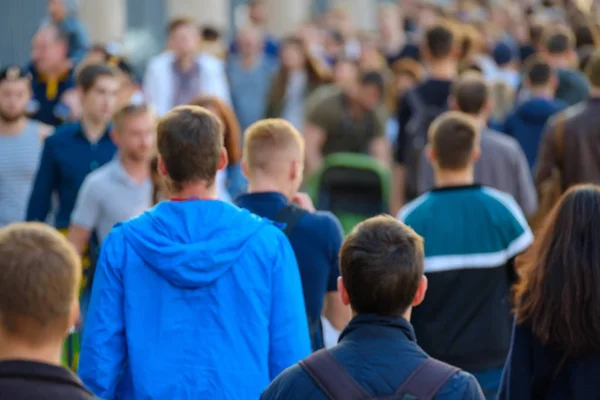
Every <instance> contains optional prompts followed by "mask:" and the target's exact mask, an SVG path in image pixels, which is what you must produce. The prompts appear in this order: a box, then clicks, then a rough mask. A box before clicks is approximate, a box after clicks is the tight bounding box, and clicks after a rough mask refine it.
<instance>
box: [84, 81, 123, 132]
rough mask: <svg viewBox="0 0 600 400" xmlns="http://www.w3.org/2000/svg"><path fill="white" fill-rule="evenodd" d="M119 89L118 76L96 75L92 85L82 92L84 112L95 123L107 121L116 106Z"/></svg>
mask: <svg viewBox="0 0 600 400" xmlns="http://www.w3.org/2000/svg"><path fill="white" fill-rule="evenodd" d="M119 89H120V82H119V78H118V77H112V76H100V77H98V79H97V80H96V83H95V84H94V86H92V87H91V88H90V90H88V91H87V92H85V93H82V96H81V98H82V106H83V112H84V114H85V115H86V116H87V117H88V118H90V119H92V120H93V121H95V122H97V123H108V122H109V121H110V119H111V118H112V116H113V114H114V112H115V110H116V108H117V99H118V94H119Z"/></svg>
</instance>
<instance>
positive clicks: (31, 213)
mask: <svg viewBox="0 0 600 400" xmlns="http://www.w3.org/2000/svg"><path fill="white" fill-rule="evenodd" d="M52 143H53V141H52V136H50V137H49V138H48V139H46V143H45V145H44V150H43V151H42V159H41V161H40V165H39V167H38V171H37V174H36V176H35V182H34V184H33V188H32V190H31V196H30V197H29V205H28V207H27V221H39V222H46V218H47V217H48V212H49V211H50V205H51V202H52V192H53V191H54V190H55V189H56V187H57V182H58V171H57V169H56V163H55V161H54V151H53V150H52V148H53V146H52Z"/></svg>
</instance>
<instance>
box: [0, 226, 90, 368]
mask: <svg viewBox="0 0 600 400" xmlns="http://www.w3.org/2000/svg"><path fill="white" fill-rule="evenodd" d="M80 280H81V263H80V260H79V257H78V255H77V253H76V252H75V249H74V248H73V247H72V246H71V244H70V243H69V242H68V241H67V239H66V238H65V237H63V236H62V235H61V234H60V233H58V232H57V231H56V230H54V229H52V228H50V227H49V226H47V225H43V224H40V223H20V224H14V225H10V226H8V227H5V228H2V229H0V349H2V352H3V353H6V352H7V351H8V352H13V353H14V354H11V356H13V357H17V358H24V357H28V356H33V357H38V356H39V357H43V355H46V354H49V353H50V354H54V353H55V357H53V358H54V360H48V361H55V362H59V359H60V349H61V346H62V342H63V340H64V338H65V337H66V336H67V334H68V332H69V329H70V328H71V327H72V326H74V325H75V323H76V322H77V319H78V318H79V300H78V289H79V284H80ZM21 351H27V352H30V354H26V353H22V354H19V352H21Z"/></svg>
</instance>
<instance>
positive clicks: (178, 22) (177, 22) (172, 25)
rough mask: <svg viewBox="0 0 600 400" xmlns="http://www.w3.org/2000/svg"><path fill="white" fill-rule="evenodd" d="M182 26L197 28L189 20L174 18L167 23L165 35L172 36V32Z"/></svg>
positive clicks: (195, 24)
mask: <svg viewBox="0 0 600 400" xmlns="http://www.w3.org/2000/svg"><path fill="white" fill-rule="evenodd" d="M182 26H192V27H197V26H198V24H197V23H196V22H194V20H193V19H191V18H175V19H173V20H171V21H170V22H169V25H167V35H169V36H170V35H172V34H173V32H175V31H176V30H177V29H179V28H181V27H182Z"/></svg>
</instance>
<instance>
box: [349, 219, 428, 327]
mask: <svg viewBox="0 0 600 400" xmlns="http://www.w3.org/2000/svg"><path fill="white" fill-rule="evenodd" d="M340 270H341V271H340V272H341V275H342V278H343V279H344V286H345V287H346V290H347V291H348V296H349V298H350V305H351V307H352V309H353V311H355V312H357V313H359V314H377V315H382V316H401V315H402V314H404V313H405V312H406V310H407V309H408V308H409V307H410V306H411V304H412V302H413V299H414V297H415V294H416V292H417V289H418V287H419V283H420V282H421V279H422V277H423V272H424V250H423V238H421V237H420V236H419V235H417V234H416V233H415V231H413V230H412V229H411V228H409V227H408V226H406V225H404V224H403V223H401V222H399V221H397V220H396V219H394V218H392V217H390V216H379V217H374V218H370V219H368V220H366V221H364V222H362V223H360V224H359V225H357V226H356V227H355V228H354V229H353V230H352V232H351V233H350V234H349V235H348V237H347V238H346V240H344V243H343V244H342V249H341V251H340Z"/></svg>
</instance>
